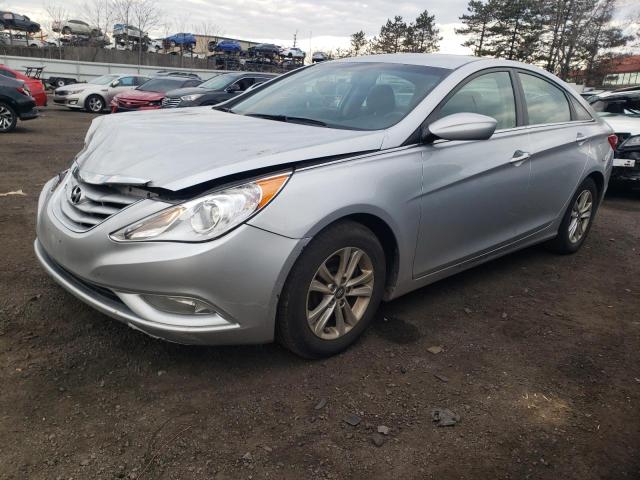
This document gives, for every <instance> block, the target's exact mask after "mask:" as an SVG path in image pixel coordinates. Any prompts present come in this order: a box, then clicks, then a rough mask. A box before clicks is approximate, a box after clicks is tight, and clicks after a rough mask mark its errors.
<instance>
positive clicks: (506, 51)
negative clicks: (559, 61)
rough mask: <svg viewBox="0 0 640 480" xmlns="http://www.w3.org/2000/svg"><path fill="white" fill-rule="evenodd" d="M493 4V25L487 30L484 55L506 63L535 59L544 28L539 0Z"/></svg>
mask: <svg viewBox="0 0 640 480" xmlns="http://www.w3.org/2000/svg"><path fill="white" fill-rule="evenodd" d="M493 4H494V5H495V7H496V9H495V12H494V17H495V22H494V23H493V24H492V25H491V26H490V27H489V35H488V41H487V46H486V52H487V53H488V54H490V55H491V56H494V57H501V58H506V59H508V60H519V61H523V62H531V61H533V60H535V59H536V57H537V55H538V48H539V45H540V39H541V37H542V33H543V26H544V22H543V16H542V3H541V2H540V1H539V0H495V2H494V3H493ZM483 48H484V47H483Z"/></svg>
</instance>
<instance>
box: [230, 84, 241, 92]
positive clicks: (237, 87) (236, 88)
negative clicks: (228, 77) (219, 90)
mask: <svg viewBox="0 0 640 480" xmlns="http://www.w3.org/2000/svg"><path fill="white" fill-rule="evenodd" d="M239 91H240V85H238V84H237V83H234V84H233V85H229V86H228V87H227V92H229V93H231V92H239Z"/></svg>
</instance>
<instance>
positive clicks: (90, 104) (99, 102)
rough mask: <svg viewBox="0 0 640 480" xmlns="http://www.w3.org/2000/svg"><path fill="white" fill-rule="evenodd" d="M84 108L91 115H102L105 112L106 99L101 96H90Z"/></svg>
mask: <svg viewBox="0 0 640 480" xmlns="http://www.w3.org/2000/svg"><path fill="white" fill-rule="evenodd" d="M84 108H85V110H86V111H87V112H90V113H100V112H102V110H104V99H103V98H102V97H101V96H100V95H90V96H89V98H87V100H86V101H85V102H84Z"/></svg>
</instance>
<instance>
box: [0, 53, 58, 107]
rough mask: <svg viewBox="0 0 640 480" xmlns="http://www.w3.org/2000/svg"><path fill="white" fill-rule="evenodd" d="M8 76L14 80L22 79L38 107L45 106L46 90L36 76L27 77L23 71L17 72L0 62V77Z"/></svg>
mask: <svg viewBox="0 0 640 480" xmlns="http://www.w3.org/2000/svg"><path fill="white" fill-rule="evenodd" d="M2 76H4V77H9V78H13V79H16V80H22V81H23V82H24V84H25V85H26V86H27V87H28V88H29V92H31V96H32V97H33V98H34V99H35V101H36V105H37V106H38V107H46V106H47V103H48V102H47V92H46V90H45V88H44V84H43V83H42V81H40V80H38V79H36V78H29V77H27V76H26V75H25V74H24V73H21V72H18V71H17V70H14V69H12V68H9V67H7V66H6V65H2V64H1V63H0V77H2Z"/></svg>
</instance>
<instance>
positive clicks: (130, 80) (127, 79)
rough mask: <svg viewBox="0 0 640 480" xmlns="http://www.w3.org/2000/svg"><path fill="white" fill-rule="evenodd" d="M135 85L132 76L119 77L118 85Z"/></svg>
mask: <svg viewBox="0 0 640 480" xmlns="http://www.w3.org/2000/svg"><path fill="white" fill-rule="evenodd" d="M135 85H136V82H135V78H134V77H122V78H121V79H120V83H119V84H118V86H119V87H134V86H135Z"/></svg>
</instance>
